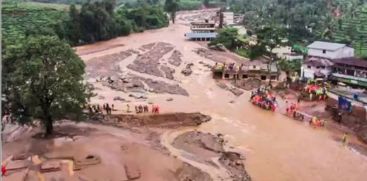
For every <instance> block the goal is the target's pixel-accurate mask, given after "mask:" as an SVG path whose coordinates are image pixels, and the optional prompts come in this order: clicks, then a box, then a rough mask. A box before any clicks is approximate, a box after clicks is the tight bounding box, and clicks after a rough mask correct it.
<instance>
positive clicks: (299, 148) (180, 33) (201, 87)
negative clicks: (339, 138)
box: [77, 14, 367, 181]
mask: <svg viewBox="0 0 367 181" xmlns="http://www.w3.org/2000/svg"><path fill="white" fill-rule="evenodd" d="M179 17H180V14H178V23H177V24H175V25H170V26H169V27H167V28H163V29H159V30H151V31H146V32H144V33H136V34H132V35H130V36H128V37H120V38H116V39H113V40H110V41H106V42H101V43H98V44H96V45H87V46H83V47H78V48H77V52H80V55H81V57H82V59H83V60H85V62H87V63H88V61H89V60H90V59H92V58H96V57H97V58H98V57H102V56H104V55H108V54H114V53H119V52H121V51H127V50H129V49H134V50H139V48H140V47H141V46H142V45H146V44H149V43H156V42H166V43H169V44H171V45H173V46H174V49H175V50H178V51H180V52H181V54H182V55H183V56H182V60H183V62H184V64H187V63H193V64H194V66H193V68H192V69H193V73H192V75H190V76H184V75H182V74H181V73H180V71H179V70H180V68H182V66H184V64H182V65H181V66H180V67H178V68H175V69H176V70H177V71H176V72H175V73H174V77H175V79H174V80H168V79H164V78H162V77H160V78H159V80H161V81H164V82H167V83H171V84H172V83H177V84H179V85H180V86H181V87H182V88H184V89H185V90H186V91H187V92H188V94H189V96H183V95H173V94H167V93H160V94H158V93H152V92H146V93H145V96H147V99H146V100H136V99H133V98H131V97H129V96H128V93H124V92H121V91H116V90H111V89H109V88H106V87H104V86H101V84H99V83H95V85H96V87H98V88H99V89H98V90H96V92H97V93H98V95H100V96H103V99H101V98H98V96H97V97H96V98H94V99H93V100H92V101H93V102H94V103H105V102H113V103H114V104H115V107H116V109H118V110H119V111H121V112H124V111H125V110H126V103H122V102H118V101H114V100H113V99H114V97H115V96H121V97H124V98H125V99H127V100H129V101H130V103H129V104H131V105H134V104H146V103H147V102H152V103H155V104H159V105H160V107H161V111H163V112H196V111H200V112H203V113H205V114H208V115H210V116H212V118H213V119H212V121H210V122H208V123H204V124H202V125H201V126H200V127H199V128H198V129H199V130H200V131H203V132H211V133H222V134H223V135H224V138H225V139H226V140H228V145H231V146H232V147H233V148H234V149H236V150H240V151H242V152H244V153H245V155H246V169H247V171H248V172H249V174H250V175H251V177H252V178H253V179H254V180H260V181H262V180H272V181H286V180H290V181H294V180H305V181H308V180H313V181H335V180H351V181H352V180H353V181H362V180H365V179H366V178H367V158H365V157H364V156H363V155H360V154H358V153H356V152H354V151H352V150H350V149H348V148H345V147H343V146H341V144H340V143H338V142H336V141H334V139H333V138H332V136H333V135H332V134H331V133H330V132H327V131H325V130H321V129H312V128H310V127H309V126H307V125H304V124H302V123H299V122H295V121H293V120H291V119H289V118H287V117H284V116H283V115H280V114H278V113H272V112H265V111H263V110H261V109H259V108H257V107H254V106H252V105H251V104H250V103H249V102H248V99H249V92H245V93H244V94H242V95H241V96H239V97H236V96H234V95H233V94H232V93H231V92H228V91H226V90H223V89H221V88H219V87H217V85H216V84H215V82H214V80H212V78H211V73H210V71H209V69H208V68H207V67H205V66H203V65H201V64H199V62H200V61H203V62H205V63H210V64H213V63H214V62H212V61H211V60H208V59H205V58H203V57H201V56H199V55H197V54H196V53H195V52H194V51H193V50H195V49H197V48H200V47H202V46H200V45H199V44H197V43H195V42H190V41H187V40H185V37H184V34H185V33H187V32H189V27H188V26H185V25H184V24H187V22H183V19H184V18H182V19H180V18H179ZM121 44H123V45H124V46H113V45H121ZM103 47H112V48H110V49H108V50H105V49H103ZM98 50H100V51H98ZM85 52H88V53H87V54H86V53H85ZM141 53H144V51H142V52H141ZM137 56H138V55H137ZM137 56H136V55H133V56H131V57H130V58H127V59H125V60H123V61H122V62H121V63H120V64H119V65H120V68H121V71H122V72H123V73H125V74H126V73H133V74H138V75H141V76H144V77H145V78H151V79H157V77H156V76H154V75H149V74H143V75H142V73H139V72H135V71H134V70H130V69H127V68H126V67H127V65H129V64H131V63H132V62H133V61H134V60H135V58H136V57H137ZM168 56H169V53H168V54H167V55H165V56H163V59H166V58H167V57H168ZM162 61H163V60H162ZM168 98H172V101H167V99H168ZM231 101H234V102H233V103H230V102H231ZM164 141H167V140H164ZM172 150H173V149H172ZM216 174H220V172H218V173H216ZM213 175H215V174H213Z"/></svg>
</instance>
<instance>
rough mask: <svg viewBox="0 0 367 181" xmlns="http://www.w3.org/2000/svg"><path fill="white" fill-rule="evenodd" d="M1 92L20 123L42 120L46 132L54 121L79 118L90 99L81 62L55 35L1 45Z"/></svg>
mask: <svg viewBox="0 0 367 181" xmlns="http://www.w3.org/2000/svg"><path fill="white" fill-rule="evenodd" d="M2 64H3V71H2V77H3V79H2V86H3V87H2V93H3V95H5V99H3V100H2V104H3V105H6V107H7V109H8V111H10V113H11V114H12V116H13V118H14V119H15V120H16V121H17V122H18V123H21V124H27V123H31V122H32V121H33V120H34V119H39V120H41V123H42V125H43V126H44V128H45V134H46V136H47V135H50V134H52V132H53V122H54V121H57V120H60V119H63V118H69V119H73V120H80V119H81V118H82V112H83V107H84V105H85V104H86V103H87V100H88V99H89V96H90V94H89V91H88V88H87V85H86V84H85V83H84V81H83V74H84V67H85V65H84V63H83V61H82V60H81V59H80V58H79V56H78V55H76V54H75V52H74V50H73V49H72V48H71V47H70V46H69V45H68V44H66V43H65V42H63V41H61V40H59V39H58V38H57V37H55V36H43V35H41V36H39V35H37V36H28V37H27V38H25V39H23V40H22V41H21V42H19V44H8V43H4V42H3V45H2Z"/></svg>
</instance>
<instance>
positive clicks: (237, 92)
mask: <svg viewBox="0 0 367 181" xmlns="http://www.w3.org/2000/svg"><path fill="white" fill-rule="evenodd" d="M216 83H217V85H218V87H220V88H222V89H224V90H228V91H230V92H232V93H233V94H234V95H235V96H240V95H242V94H243V91H242V90H240V89H237V88H235V87H233V86H230V87H229V86H227V85H226V84H225V83H224V82H220V81H217V82H216Z"/></svg>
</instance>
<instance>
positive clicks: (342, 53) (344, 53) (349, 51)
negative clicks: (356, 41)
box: [308, 47, 354, 59]
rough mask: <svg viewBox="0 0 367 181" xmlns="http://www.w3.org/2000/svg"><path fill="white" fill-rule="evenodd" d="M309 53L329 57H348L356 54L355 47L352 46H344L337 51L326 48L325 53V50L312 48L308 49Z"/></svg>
mask: <svg viewBox="0 0 367 181" xmlns="http://www.w3.org/2000/svg"><path fill="white" fill-rule="evenodd" d="M308 55H309V56H316V57H323V58H329V59H338V58H346V57H353V56H354V49H353V48H350V47H343V48H340V49H338V50H335V51H328V50H325V53H324V51H323V50H320V49H312V48H310V49H309V50H308Z"/></svg>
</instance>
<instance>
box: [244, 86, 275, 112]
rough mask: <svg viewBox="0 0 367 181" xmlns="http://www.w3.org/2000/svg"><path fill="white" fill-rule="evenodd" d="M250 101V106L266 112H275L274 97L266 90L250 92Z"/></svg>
mask: <svg viewBox="0 0 367 181" xmlns="http://www.w3.org/2000/svg"><path fill="white" fill-rule="evenodd" d="M250 101H251V102H252V104H254V105H257V106H259V107H261V108H263V109H266V110H272V111H275V109H276V97H275V96H273V95H272V94H271V93H270V91H268V90H266V89H261V88H259V89H257V90H256V91H252V92H251V97H250Z"/></svg>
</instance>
